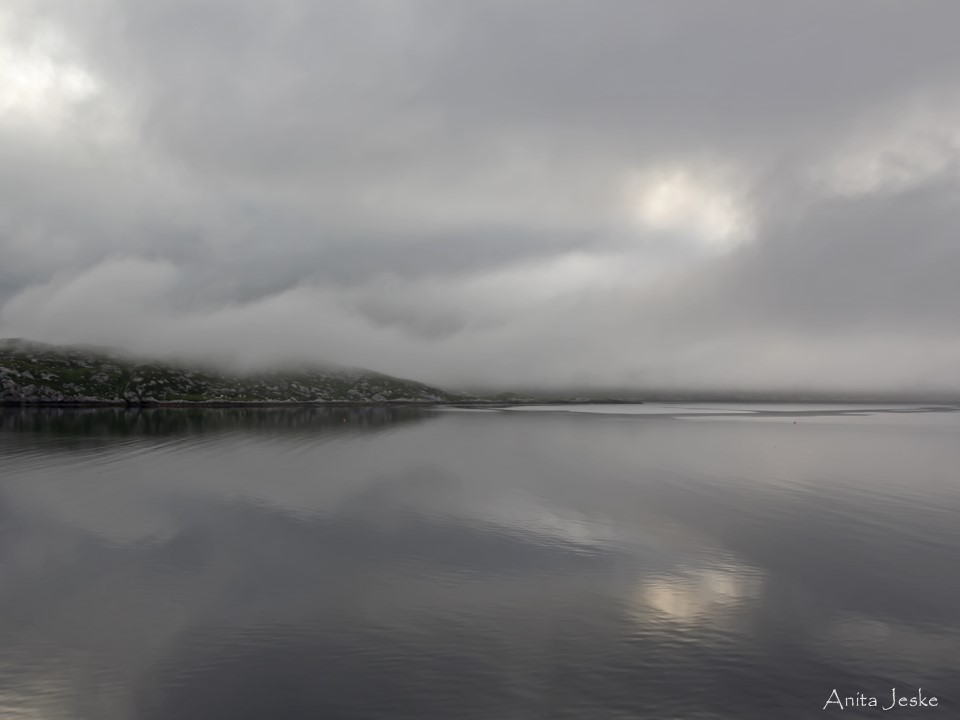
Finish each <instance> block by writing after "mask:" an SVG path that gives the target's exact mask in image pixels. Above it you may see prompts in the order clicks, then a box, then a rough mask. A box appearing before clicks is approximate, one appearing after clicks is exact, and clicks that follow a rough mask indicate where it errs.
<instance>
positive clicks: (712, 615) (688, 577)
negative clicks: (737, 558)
mask: <svg viewBox="0 0 960 720" xmlns="http://www.w3.org/2000/svg"><path fill="white" fill-rule="evenodd" d="M762 585H763V581H762V579H761V577H760V576H759V575H758V574H756V572H755V571H752V570H748V569H747V568H734V567H730V566H726V567H722V568H718V569H709V570H708V569H699V570H696V571H694V572H692V573H689V574H682V575H671V576H664V575H658V576H655V577H653V578H644V579H643V580H641V582H640V583H639V584H638V586H637V588H636V590H635V592H634V594H633V612H634V614H635V616H636V617H637V619H638V620H640V621H641V622H648V621H649V620H650V615H651V612H652V613H654V614H656V615H658V616H661V617H664V618H666V619H668V620H670V621H671V622H675V623H680V624H684V625H693V624H701V623H711V624H712V623H717V622H718V621H719V620H720V619H721V617H722V616H723V615H724V614H726V613H728V612H730V611H732V610H734V609H735V608H736V607H737V606H739V605H741V604H742V603H744V602H747V601H750V600H753V599H755V598H757V597H759V595H760V593H761V591H762Z"/></svg>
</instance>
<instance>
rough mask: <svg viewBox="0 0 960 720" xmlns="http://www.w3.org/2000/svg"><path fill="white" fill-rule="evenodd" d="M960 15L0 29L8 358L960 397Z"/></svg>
mask: <svg viewBox="0 0 960 720" xmlns="http://www.w3.org/2000/svg"><path fill="white" fill-rule="evenodd" d="M957 27H960V3H956V2H954V1H953V0H911V1H909V2H906V1H897V2H894V1H892V0H845V1H844V2H836V1H835V0H806V1H805V2H802V3H799V2H797V3H771V2H769V1H768V0H717V1H716V2H702V1H700V0H697V1H692V0H650V1H648V2H634V1H633V0H602V1H601V2H597V0H458V1H457V2H450V0H336V1H328V0H321V1H317V0H312V1H311V0H274V1H273V2H270V3H264V2H254V1H253V0H167V1H166V2H162V3H157V2H150V1H148V0H85V2H83V3H78V2H75V0H4V2H3V3H2V5H0V337H25V338H30V339H34V340H38V341H46V342H53V343H89V344H97V345H109V346H115V347H123V348H126V349H128V350H130V351H133V352H136V353H142V354H149V355H158V356H178V357H192V358H219V359H221V360H224V361H229V362H232V363H236V364H238V365H240V366H242V367H254V366H264V365H270V364H277V363H287V362H294V361H297V362H299V361H313V362H328V363H337V364H346V365H358V366H363V367H367V368H372V369H376V370H380V371H382V372H387V373H392V374H397V375H402V376H407V377H412V378H415V379H418V380H422V381H426V382H431V383H435V384H439V385H445V386H449V387H468V386H470V387H476V386H489V387H541V386H542V387H570V386H577V387H632V388H638V389H642V388H685V389H737V390H771V389H775V390H807V389H816V390H843V391H876V390H908V391H916V390H923V391H937V390H950V391H960V282H958V281H957V278H958V277H960V43H958V42H957V41H956V28H957Z"/></svg>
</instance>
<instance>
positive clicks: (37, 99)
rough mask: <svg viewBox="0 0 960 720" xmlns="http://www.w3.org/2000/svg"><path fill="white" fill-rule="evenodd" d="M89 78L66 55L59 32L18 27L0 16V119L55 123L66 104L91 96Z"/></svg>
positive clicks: (92, 83) (91, 80) (92, 82)
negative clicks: (19, 118) (22, 119)
mask: <svg viewBox="0 0 960 720" xmlns="http://www.w3.org/2000/svg"><path fill="white" fill-rule="evenodd" d="M97 90H98V84H97V81H96V80H95V79H94V77H93V76H92V75H91V74H90V73H88V72H87V71H86V70H85V69H84V68H83V67H81V66H80V65H78V64H76V63H74V62H72V61H70V60H69V59H67V57H66V53H65V43H64V41H63V39H62V38H61V36H60V34H59V33H57V32H56V31H55V30H54V29H52V28H49V27H41V28H36V27H33V26H30V25H28V24H26V23H18V22H16V19H15V18H14V16H13V15H12V14H9V13H2V12H0V119H5V118H7V117H10V116H25V119H27V120H29V121H31V122H38V121H40V122H44V121H46V122H49V121H52V120H57V119H59V116H60V115H61V113H62V112H63V111H64V110H65V109H66V108H68V107H69V106H70V105H72V104H74V103H77V102H81V101H83V100H86V99H87V98H90V97H92V96H93V95H95V94H96V93H97Z"/></svg>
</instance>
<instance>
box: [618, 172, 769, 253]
mask: <svg viewBox="0 0 960 720" xmlns="http://www.w3.org/2000/svg"><path fill="white" fill-rule="evenodd" d="M626 196H627V203H628V205H629V209H630V214H631V215H632V218H633V220H634V221H635V222H636V223H637V224H638V225H639V226H640V227H641V228H642V229H645V230H652V231H655V232H662V233H671V234H677V235H681V236H686V237H689V238H691V239H692V240H694V241H695V242H697V243H698V245H700V246H702V247H706V248H710V249H720V250H725V249H729V248H730V247H732V246H734V245H736V244H738V243H739V242H741V241H743V240H746V239H748V238H749V237H750V235H751V232H752V222H751V218H750V213H749V211H748V209H747V208H746V207H745V206H744V204H743V202H742V200H741V198H740V197H739V195H738V193H735V192H731V191H730V190H729V189H728V188H725V187H723V186H722V185H721V183H720V182H719V181H716V180H713V179H712V178H706V177H701V176H698V175H696V174H694V173H692V172H689V171H688V170H685V169H683V168H672V169H666V170H660V171H654V172H650V173H644V174H642V175H635V176H633V177H632V178H630V179H629V180H628V182H627V184H626Z"/></svg>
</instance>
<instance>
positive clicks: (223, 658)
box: [0, 405, 960, 720]
mask: <svg viewBox="0 0 960 720" xmlns="http://www.w3.org/2000/svg"><path fill="white" fill-rule="evenodd" d="M571 409H572V410H576V412H569V410H571ZM752 410H754V408H751V407H750V406H726V407H718V406H705V405H699V406H670V407H664V406H643V407H642V408H630V407H619V408H566V409H565V411H561V412H542V411H529V410H526V411H462V410H461V411H454V410H446V411H444V410H415V409H364V410H343V409H340V410H328V411H321V410H302V409H301V410H222V411H221V410H205V411H192V410H191V411H186V410H156V411H144V412H124V411H121V410H95V411H91V410H83V411H80V410H74V411H21V410H12V409H2V410H0V718H3V719H4V720H8V719H10V720H21V719H22V720H59V719H61V718H65V719H69V720H78V719H88V718H89V719H90V720H113V719H127V718H138V719H144V720H161V719H162V720H167V719H175V720H219V719H221V718H222V719H224V720H243V719H246V718H257V719H261V718H262V719H265V720H300V719H307V718H309V719H310V720H315V719H322V718H410V719H417V720H434V719H437V720H439V719H443V720H448V719H453V718H477V719H481V718H482V719H484V720H513V719H517V720H519V719H527V718H544V719H546V718H578V719H584V720H586V719H589V720H602V719H604V718H655V719H658V720H661V719H663V720H665V719H668V718H682V719H683V720H691V719H694V720H695V719H707V718H724V719H729V720H734V719H737V720H739V719H742V718H816V717H824V716H829V715H835V716H839V717H847V718H849V717H860V716H868V717H870V716H878V717H944V718H946V717H950V718H953V717H958V716H960V713H958V707H960V706H958V700H960V471H958V468H960V413H957V412H950V411H946V410H939V411H936V410H929V411H924V412H920V411H914V412H904V410H908V408H896V410H897V411H896V412H889V411H884V410H877V409H871V410H870V411H869V412H857V411H856V410H855V408H851V407H844V406H839V407H837V406H823V407H807V406H793V407H780V408H777V407H767V408H766V410H767V412H762V413H757V412H752ZM912 410H917V409H916V408H913V409H912ZM892 687H896V688H897V690H898V693H899V694H901V695H911V694H913V693H915V692H916V690H917V688H918V687H920V688H922V689H923V692H924V695H925V696H926V697H929V696H930V695H935V696H937V697H938V698H939V699H940V706H939V708H937V709H926V710H913V711H911V710H910V709H909V708H907V709H900V708H896V709H895V710H893V711H890V712H887V713H884V712H882V711H880V710H872V711H867V710H855V709H848V710H846V711H843V710H839V709H837V708H835V707H833V706H832V707H831V708H829V709H828V710H827V711H823V710H822V708H823V706H824V704H825V702H826V701H827V700H828V699H829V696H830V693H831V691H832V690H833V689H834V688H836V689H837V690H838V693H839V695H840V696H853V695H854V694H855V693H857V692H861V693H864V694H865V695H868V696H871V695H873V696H877V697H878V698H879V699H880V700H881V701H882V703H883V704H885V705H886V704H889V698H890V692H891V688H892Z"/></svg>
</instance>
